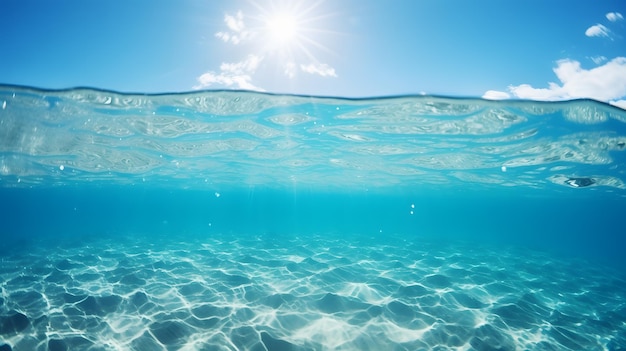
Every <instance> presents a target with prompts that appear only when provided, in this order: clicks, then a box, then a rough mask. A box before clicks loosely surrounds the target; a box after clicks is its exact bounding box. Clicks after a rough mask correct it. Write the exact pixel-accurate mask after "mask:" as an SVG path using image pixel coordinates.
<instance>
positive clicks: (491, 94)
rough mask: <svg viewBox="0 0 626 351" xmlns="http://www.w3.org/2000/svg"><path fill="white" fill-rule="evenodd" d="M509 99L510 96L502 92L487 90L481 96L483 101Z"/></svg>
mask: <svg viewBox="0 0 626 351" xmlns="http://www.w3.org/2000/svg"><path fill="white" fill-rule="evenodd" d="M510 97H511V95H510V94H509V93H506V92H504V91H497V90H487V91H486V92H485V93H484V94H483V99H487V100H505V99H509V98H510Z"/></svg>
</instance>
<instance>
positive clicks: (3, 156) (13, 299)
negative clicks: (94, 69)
mask: <svg viewBox="0 0 626 351" xmlns="http://www.w3.org/2000/svg"><path fill="white" fill-rule="evenodd" d="M0 108H1V109H0V199H1V200H2V201H1V202H0V213H1V223H2V225H1V226H0V238H1V239H2V240H1V242H0V259H1V261H0V350H2V351H5V350H270V351H282V350H582V349H584V350H620V349H625V348H626V272H625V270H624V269H625V268H626V258H625V257H624V256H625V255H624V249H625V248H626V231H624V229H623V228H624V225H623V216H624V213H625V211H624V210H625V209H626V207H625V205H626V197H625V196H626V185H625V184H624V180H625V179H626V174H625V167H626V158H625V156H626V153H625V151H626V111H624V110H621V109H618V108H615V107H612V106H609V105H605V104H602V103H598V102H595V101H590V100H578V101H569V102H558V103H545V102H541V103H540V102H532V101H498V102H496V101H485V100H480V99H461V98H445V97H433V96H400V97H388V98H372V99H341V98H323V97H306V96H288V95H270V94H261V93H252V92H236V91H209V92H194V93H187V94H162V95H145V94H120V93H115V92H109V91H100V90H93V89H73V90H63V91H45V90H38V89H33V88H25V87H16V86H0Z"/></svg>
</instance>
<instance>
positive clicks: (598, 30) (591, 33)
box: [585, 24, 611, 37]
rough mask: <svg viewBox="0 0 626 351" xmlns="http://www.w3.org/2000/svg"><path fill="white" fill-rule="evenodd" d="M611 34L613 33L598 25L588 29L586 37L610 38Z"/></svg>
mask: <svg viewBox="0 0 626 351" xmlns="http://www.w3.org/2000/svg"><path fill="white" fill-rule="evenodd" d="M610 32H611V31H610V30H609V29H608V28H607V27H605V26H603V25H601V24H596V25H595V26H591V27H589V28H587V30H586V31H585V35H586V36H588V37H608V36H609V33H610Z"/></svg>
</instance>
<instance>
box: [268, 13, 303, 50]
mask: <svg viewBox="0 0 626 351" xmlns="http://www.w3.org/2000/svg"><path fill="white" fill-rule="evenodd" d="M265 30H266V34H267V38H268V40H269V42H270V44H271V45H272V46H275V47H285V46H289V45H291V44H293V43H294V41H295V40H297V37H298V34H299V33H298V32H299V30H300V25H299V23H298V19H297V17H296V16H295V15H293V14H291V13H288V12H278V13H275V14H272V15H271V16H270V17H268V18H267V20H266V23H265Z"/></svg>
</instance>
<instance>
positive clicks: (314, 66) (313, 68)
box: [300, 63, 337, 77]
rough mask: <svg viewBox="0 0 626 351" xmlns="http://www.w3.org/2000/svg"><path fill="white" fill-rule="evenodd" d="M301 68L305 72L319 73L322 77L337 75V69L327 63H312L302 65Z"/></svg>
mask: <svg viewBox="0 0 626 351" xmlns="http://www.w3.org/2000/svg"><path fill="white" fill-rule="evenodd" d="M300 69H301V70H302V71H303V72H306V73H309V74H317V75H320V76H322V77H337V73H335V69H334V68H332V67H330V66H329V65H327V64H325V63H310V64H308V65H304V64H303V65H300Z"/></svg>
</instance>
